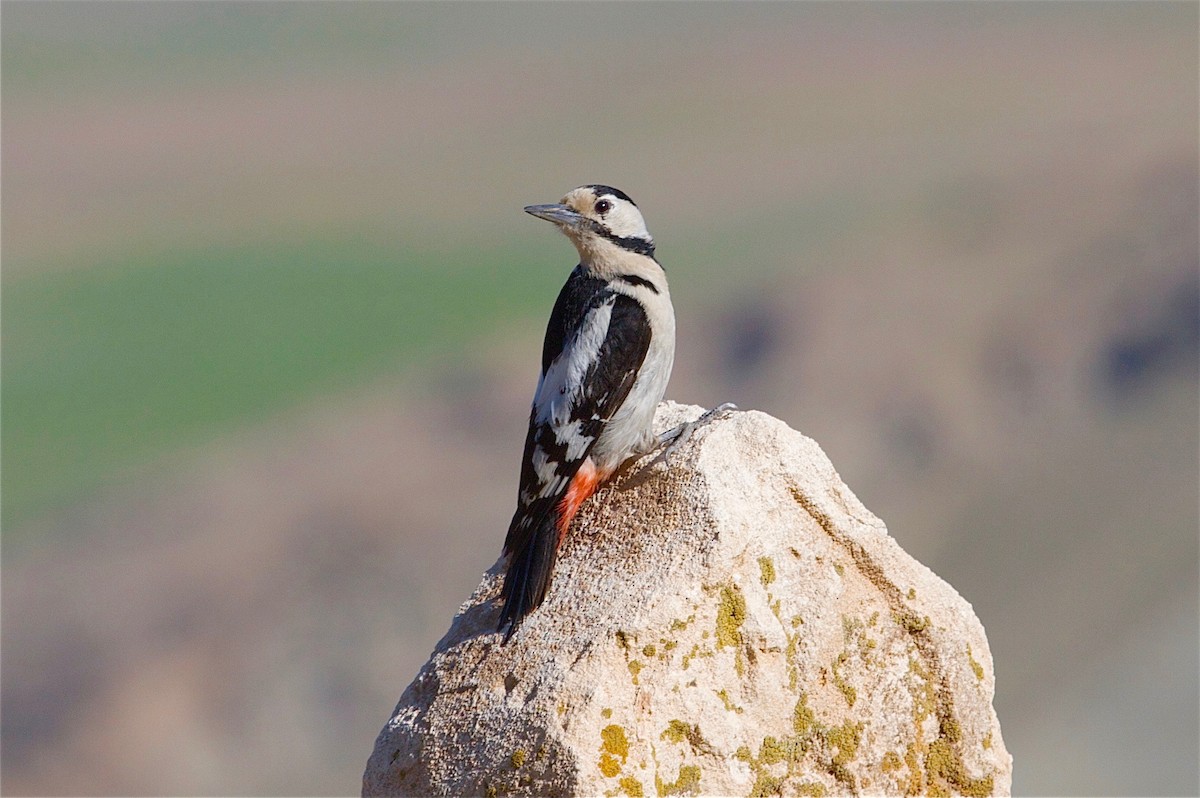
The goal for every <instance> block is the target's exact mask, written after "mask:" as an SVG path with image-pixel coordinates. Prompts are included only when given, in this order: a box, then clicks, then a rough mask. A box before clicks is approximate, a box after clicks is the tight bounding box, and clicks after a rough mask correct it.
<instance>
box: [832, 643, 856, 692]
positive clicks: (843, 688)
mask: <svg viewBox="0 0 1200 798" xmlns="http://www.w3.org/2000/svg"><path fill="white" fill-rule="evenodd" d="M849 658H850V655H849V654H847V653H846V652H845V651H843V652H842V653H841V654H838V656H837V659H835V660H834V661H833V665H832V666H831V668H830V669H831V670H832V671H833V683H834V685H835V686H836V687H837V689H838V690H839V691H840V692H841V694H842V697H843V698H845V699H846V703H847V704H848V705H849V706H854V702H855V701H856V700H858V691H857V690H856V689H854V686H853V685H852V684H850V683H849V682H847V681H846V680H845V679H844V678H842V673H841V668H842V667H843V666H844V665H845V664H846V661H847V660H848V659H849Z"/></svg>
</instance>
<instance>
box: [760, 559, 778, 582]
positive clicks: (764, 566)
mask: <svg viewBox="0 0 1200 798" xmlns="http://www.w3.org/2000/svg"><path fill="white" fill-rule="evenodd" d="M758 570H759V572H760V573H759V577H758V578H759V580H760V581H762V585H763V587H767V586H769V585H770V584H771V583H772V582H774V581H775V561H774V560H772V559H771V558H770V557H759V558H758Z"/></svg>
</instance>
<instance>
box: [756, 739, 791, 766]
mask: <svg viewBox="0 0 1200 798" xmlns="http://www.w3.org/2000/svg"><path fill="white" fill-rule="evenodd" d="M788 753H789V751H788V749H787V747H786V746H784V745H781V744H780V743H779V741H778V740H776V739H775V738H774V737H764V738H763V741H762V745H761V746H759V749H758V761H759V762H762V763H763V764H764V765H774V764H775V763H776V762H782V761H784V760H785V759H787V757H788Z"/></svg>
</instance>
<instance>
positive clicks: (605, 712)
mask: <svg viewBox="0 0 1200 798" xmlns="http://www.w3.org/2000/svg"><path fill="white" fill-rule="evenodd" d="M600 717H602V718H611V717H612V707H605V708H604V709H602V710H600Z"/></svg>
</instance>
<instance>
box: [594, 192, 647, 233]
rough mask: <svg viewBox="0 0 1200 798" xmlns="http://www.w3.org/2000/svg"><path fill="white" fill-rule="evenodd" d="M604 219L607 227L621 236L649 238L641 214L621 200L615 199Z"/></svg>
mask: <svg viewBox="0 0 1200 798" xmlns="http://www.w3.org/2000/svg"><path fill="white" fill-rule="evenodd" d="M604 221H605V223H606V224H607V226H608V229H609V230H611V231H612V232H613V233H614V234H615V235H617V236H620V237H621V238H646V239H648V238H650V231H649V230H647V229H646V222H645V220H644V219H642V214H641V213H640V212H639V211H638V209H637V208H635V207H634V206H633V205H630V204H629V203H628V202H625V201H623V200H616V201H615V204H614V205H613V209H612V210H611V211H609V214H608V217H607V218H606V219H605V220H604Z"/></svg>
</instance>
